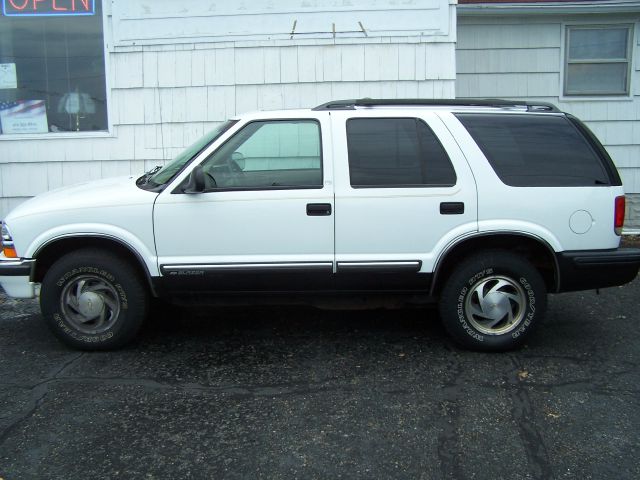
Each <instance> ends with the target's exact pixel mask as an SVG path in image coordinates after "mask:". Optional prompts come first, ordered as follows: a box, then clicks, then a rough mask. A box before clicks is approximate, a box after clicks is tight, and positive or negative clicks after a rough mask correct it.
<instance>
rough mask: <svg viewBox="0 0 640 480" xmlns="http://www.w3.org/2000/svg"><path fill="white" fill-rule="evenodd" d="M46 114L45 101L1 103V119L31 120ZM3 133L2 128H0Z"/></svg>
mask: <svg viewBox="0 0 640 480" xmlns="http://www.w3.org/2000/svg"><path fill="white" fill-rule="evenodd" d="M45 112H46V105H45V101H44V100H15V101H11V102H2V101H0V118H7V119H10V118H16V119H17V118H20V119H24V120H27V119H30V118H36V117H40V116H42V115H43V114H44V113H45ZM0 133H2V127H0Z"/></svg>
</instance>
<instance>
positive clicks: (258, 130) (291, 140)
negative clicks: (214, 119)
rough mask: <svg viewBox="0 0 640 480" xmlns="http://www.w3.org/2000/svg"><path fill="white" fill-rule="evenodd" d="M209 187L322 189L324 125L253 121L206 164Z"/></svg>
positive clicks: (206, 161) (306, 122) (297, 121)
mask: <svg viewBox="0 0 640 480" xmlns="http://www.w3.org/2000/svg"><path fill="white" fill-rule="evenodd" d="M202 167H203V170H204V172H205V174H206V175H205V176H206V177H207V181H208V188H209V189H213V188H241V189H246V188H261V189H263V188H291V187H322V162H321V150H320V126H319V125H318V123H317V122H315V121H313V120H274V121H259V122H251V123H249V124H248V125H246V126H245V127H244V128H243V129H242V130H240V131H239V132H238V133H236V134H235V135H234V136H233V137H231V138H230V139H229V141H228V142H227V143H225V144H224V145H222V146H221V147H220V148H219V149H218V150H216V151H215V152H214V153H213V154H211V156H209V158H207V159H206V160H205V161H204V162H203V164H202Z"/></svg>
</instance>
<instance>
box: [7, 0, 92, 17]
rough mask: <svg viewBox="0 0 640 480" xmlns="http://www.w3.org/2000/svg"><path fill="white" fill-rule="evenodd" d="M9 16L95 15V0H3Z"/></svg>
mask: <svg viewBox="0 0 640 480" xmlns="http://www.w3.org/2000/svg"><path fill="white" fill-rule="evenodd" d="M2 12H3V13H4V14H5V15H6V16H8V17H52V16H70V15H95V13H96V4H95V0H2Z"/></svg>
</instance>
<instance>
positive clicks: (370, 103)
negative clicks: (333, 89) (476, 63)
mask: <svg viewBox="0 0 640 480" xmlns="http://www.w3.org/2000/svg"><path fill="white" fill-rule="evenodd" d="M387 105H398V106H401V105H402V106H412V105H414V106H453V107H496V108H508V107H526V108H527V111H529V112H540V113H561V111H560V110H559V109H558V107H556V106H555V105H554V104H552V103H547V102H525V101H522V100H504V99H499V98H465V99H427V98H398V99H389V98H360V99H353V100H335V101H332V102H327V103H323V104H322V105H318V106H317V107H315V108H314V109H313V110H355V108H356V107H375V106H387Z"/></svg>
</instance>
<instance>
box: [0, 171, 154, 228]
mask: <svg viewBox="0 0 640 480" xmlns="http://www.w3.org/2000/svg"><path fill="white" fill-rule="evenodd" d="M157 195H158V194H157V193H155V192H149V191H147V190H143V189H141V188H139V187H138V186H136V177H133V176H129V177H117V178H109V179H106V180H97V181H93V182H86V183H80V184H76V185H71V186H68V187H62V188H58V189H56V190H51V191H49V192H46V193H42V194H40V195H37V196H35V197H33V198H31V199H30V200H27V201H26V202H24V203H21V204H20V205H18V206H17V207H16V208H15V209H13V210H12V211H11V213H9V215H7V217H6V219H5V220H6V222H7V223H9V222H10V221H11V220H12V219H17V218H21V217H27V216H31V215H39V214H43V213H50V212H59V211H65V210H82V209H87V208H100V207H119V206H128V205H142V204H152V203H153V201H154V199H155V198H156V196H157Z"/></svg>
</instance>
